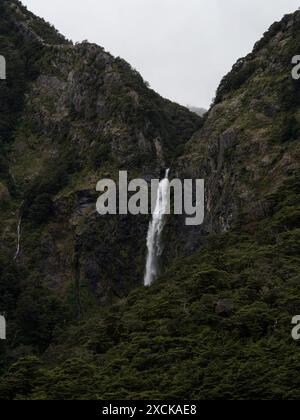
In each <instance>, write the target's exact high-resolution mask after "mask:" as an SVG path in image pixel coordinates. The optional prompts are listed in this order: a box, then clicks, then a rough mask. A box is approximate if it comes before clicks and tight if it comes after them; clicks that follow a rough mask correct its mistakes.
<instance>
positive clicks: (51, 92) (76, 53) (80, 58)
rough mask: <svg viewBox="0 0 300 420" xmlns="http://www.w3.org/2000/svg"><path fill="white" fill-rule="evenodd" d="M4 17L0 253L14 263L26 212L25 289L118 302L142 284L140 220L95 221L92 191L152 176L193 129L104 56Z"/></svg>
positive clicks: (8, 14) (11, 11)
mask: <svg viewBox="0 0 300 420" xmlns="http://www.w3.org/2000/svg"><path fill="white" fill-rule="evenodd" d="M1 8H2V9H1V10H2V11H1V13H2V19H3V22H1V26H0V29H1V31H2V39H3V40H2V41H1V42H2V44H3V45H1V43H0V47H1V52H2V50H3V52H5V51H6V60H7V62H8V74H9V75H11V71H12V67H13V64H14V62H13V60H15V61H16V60H18V65H19V72H18V74H17V76H18V79H20V85H22V90H21V91H18V92H16V93H15V92H14V91H12V89H13V87H14V85H13V87H11V86H10V78H9V79H8V81H7V83H6V84H4V83H3V84H2V85H1V88H2V89H3V90H4V89H6V91H4V94H3V95H2V98H3V101H4V103H5V101H7V104H6V109H3V111H4V113H5V114H3V115H7V119H8V123H7V124H6V125H4V127H3V130H2V132H1V131H0V135H1V146H3V148H4V147H5V156H4V157H3V159H5V162H3V167H4V168H5V172H4V171H3V176H2V179H3V183H4V184H3V186H1V197H2V196H3V197H4V195H5V197H6V199H7V198H8V197H9V190H10V193H11V195H12V199H11V201H10V210H11V212H14V213H15V217H12V216H11V214H12V213H10V217H9V223H8V225H9V229H6V230H5V232H6V233H5V234H4V233H3V234H2V238H1V239H2V240H1V243H2V244H3V245H2V246H3V253H5V254H6V253H7V254H8V255H13V253H14V251H15V240H14V238H13V236H14V235H13V232H14V231H16V227H15V225H16V223H17V215H18V214H19V208H20V206H21V203H22V202H24V204H23V205H22V213H23V219H22V240H21V250H20V254H19V257H18V264H19V265H21V266H23V267H24V268H25V267H29V266H30V267H31V269H30V270H29V276H30V278H32V277H35V276H38V277H40V278H41V279H42V282H43V284H44V285H45V286H46V287H48V288H50V289H52V290H54V291H56V292H57V293H59V294H62V295H66V294H67V293H69V292H70V289H73V291H72V293H73V294H75V295H76V299H77V300H78V299H79V295H80V290H79V289H80V288H81V287H82V288H83V289H84V292H83V294H86V295H87V300H89V299H92V300H93V299H94V298H95V297H96V299H98V301H99V302H108V301H110V300H111V299H114V298H115V297H117V298H119V297H122V296H124V295H125V294H127V293H128V292H129V290H131V289H132V288H134V287H136V286H137V285H139V284H142V281H143V274H144V273H143V271H144V260H145V253H146V239H145V238H146V232H147V225H148V220H147V219H146V218H141V219H140V220H138V219H136V218H131V217H122V218H117V217H107V218H103V217H102V218H101V217H100V216H99V215H97V213H96V201H97V194H96V191H95V189H96V184H97V181H98V180H100V179H101V178H107V177H108V178H113V179H117V178H118V171H119V170H127V171H128V172H129V178H132V177H134V178H136V177H143V178H148V179H151V177H154V176H155V177H157V176H159V175H160V172H161V170H162V169H163V168H164V167H165V166H166V165H169V164H170V163H171V162H172V161H174V160H175V159H176V157H177V156H178V155H179V154H180V153H181V151H182V148H183V146H184V144H185V143H186V142H187V140H188V139H189V138H190V137H191V135H192V134H193V132H195V131H196V130H197V129H198V128H199V127H200V125H201V119H200V118H198V117H197V116H196V115H194V114H193V113H191V112H189V111H188V110H187V109H186V108H184V107H181V106H179V105H177V104H175V103H172V102H170V101H167V100H165V99H163V98H161V97H160V96H159V95H158V94H156V93H155V92H154V91H152V90H150V89H149V88H148V87H147V84H146V83H145V82H144V81H143V79H142V77H141V76H140V75H139V74H138V73H137V72H136V71H135V70H133V69H132V68H131V66H130V65H129V64H127V63H126V62H125V61H123V60H122V59H120V58H117V59H116V58H114V57H112V56H111V55H110V54H109V53H107V52H106V51H104V49H103V48H101V47H99V46H97V45H94V44H89V43H87V42H83V43H81V44H77V45H73V44H72V43H70V42H68V41H66V40H65V39H64V38H63V37H62V36H61V35H60V34H58V33H57V31H56V30H55V29H54V28H52V27H50V26H49V25H48V24H46V22H44V21H43V20H42V19H39V18H37V17H35V16H34V15H32V14H31V13H29V12H28V11H27V10H26V9H25V8H24V7H23V6H22V5H21V4H20V2H18V1H2V2H1ZM7 28H8V29H7ZM12 34H16V35H14V36H13V35H12ZM17 43H18V45H21V47H20V48H19V47H18V46H17ZM18 48H19V49H18ZM16 51H17V53H16ZM16 54H19V56H18V57H17V59H16V58H15V55H16ZM29 59H30V61H28V60H29ZM27 68H29V69H30V70H31V74H27V73H26V69H27ZM33 69H34V71H33ZM14 94H15V99H13V98H12V96H13V95H14ZM16 102H18V103H19V105H18V107H17V109H16V110H15V114H13V111H14V108H13V104H15V103H16ZM3 106H4V105H3ZM8 124H9V127H10V130H9V133H7V125H8ZM0 128H1V127H0ZM8 134H9V138H8ZM4 145H5V146H4ZM6 217H7V216H6V215H3V216H1V221H2V222H3V224H4V223H6V222H7V221H6V219H5V218H6ZM14 219H15V220H14ZM37 231H39V237H38V238H37V237H36V236H35V232H37ZM3 232H4V231H3ZM5 235H8V237H6V236H5ZM32 235H33V236H32ZM74 255H76V257H74ZM120 273H122V276H120ZM74 278H77V279H78V281H77V283H76V284H77V286H76V287H77V289H76V290H75V289H74V287H73V286H74V283H75V280H74ZM88 296H90V297H88ZM82 305H83V306H84V304H82Z"/></svg>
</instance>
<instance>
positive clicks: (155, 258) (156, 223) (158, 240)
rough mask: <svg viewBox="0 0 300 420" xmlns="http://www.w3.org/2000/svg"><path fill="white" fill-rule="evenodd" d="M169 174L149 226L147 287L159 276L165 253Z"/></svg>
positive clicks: (158, 196)
mask: <svg viewBox="0 0 300 420" xmlns="http://www.w3.org/2000/svg"><path fill="white" fill-rule="evenodd" d="M169 172H170V170H169V169H167V170H166V174H165V178H164V179H163V180H161V181H160V183H159V186H158V191H157V198H156V205H155V210H154V213H153V216H152V221H151V222H150V224H149V229H148V235H147V248H148V255H147V262H146V272H145V278H144V284H145V286H150V285H151V284H152V283H153V281H154V280H155V279H156V277H157V276H158V274H159V257H160V256H161V254H162V252H163V247H162V232H163V229H164V226H165V216H166V212H167V208H168V204H169Z"/></svg>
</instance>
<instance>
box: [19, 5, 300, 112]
mask: <svg viewBox="0 0 300 420" xmlns="http://www.w3.org/2000/svg"><path fill="white" fill-rule="evenodd" d="M23 3H24V4H25V5H26V6H27V7H28V8H29V9H30V10H31V11H32V12H34V13H36V14H37V15H39V16H41V17H43V18H44V19H46V20H47V21H49V22H51V23H52V24H54V25H55V26H56V28H57V29H58V30H59V31H60V32H62V33H63V34H64V35H65V36H66V37H67V38H69V39H72V40H73V41H75V42H76V41H82V40H84V39H87V40H89V41H90V42H95V43H97V44H99V45H101V46H102V47H104V48H105V49H106V50H107V51H109V52H111V53H112V54H113V55H115V56H121V57H122V58H124V59H126V60H127V61H128V62H129V63H130V64H131V65H132V66H133V67H135V68H136V69H137V70H138V71H139V72H140V73H141V74H142V76H143V77H144V79H145V80H147V81H148V82H149V83H150V84H151V87H152V88H153V89H155V90H156V91H157V92H159V93H160V94H161V95H162V96H165V97H167V98H169V99H172V100H174V101H176V102H179V103H181V104H183V105H187V104H190V105H195V106H199V107H204V108H208V107H209V105H210V103H211V100H212V98H213V97H214V95H215V91H216V88H217V86H218V84H219V82H220V80H221V78H222V77H223V76H224V75H225V74H226V73H227V72H228V71H229V70H230V69H231V67H232V65H233V64H234V63H235V62H236V60H237V59H238V58H240V57H242V56H245V55H246V54H248V53H249V52H250V51H251V50H252V47H253V45H254V43H255V42H256V41H258V40H259V39H260V38H261V36H262V34H263V33H264V32H265V31H266V30H267V29H268V28H269V26H270V25H271V24H272V23H273V22H274V21H275V20H280V19H281V18H282V16H283V15H284V14H286V13H290V12H293V11H295V10H296V9H297V8H298V7H299V6H300V2H299V0H84V1H83V0H23Z"/></svg>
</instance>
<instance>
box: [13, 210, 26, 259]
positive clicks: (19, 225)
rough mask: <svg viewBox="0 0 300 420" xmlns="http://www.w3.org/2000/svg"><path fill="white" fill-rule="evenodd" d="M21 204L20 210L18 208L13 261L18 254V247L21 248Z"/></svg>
mask: <svg viewBox="0 0 300 420" xmlns="http://www.w3.org/2000/svg"><path fill="white" fill-rule="evenodd" d="M23 203H24V202H22V204H21V208H20V215H19V220H18V226H17V250H16V253H15V256H14V260H16V259H17V258H18V256H19V254H20V247H21V224H22V206H23Z"/></svg>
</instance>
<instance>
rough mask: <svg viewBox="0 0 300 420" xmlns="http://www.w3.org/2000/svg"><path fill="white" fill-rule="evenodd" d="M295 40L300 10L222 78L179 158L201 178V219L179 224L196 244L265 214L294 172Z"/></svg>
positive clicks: (298, 123) (298, 97) (298, 100)
mask: <svg viewBox="0 0 300 420" xmlns="http://www.w3.org/2000/svg"><path fill="white" fill-rule="evenodd" d="M299 39H300V13H299V11H298V12H296V13H295V14H293V15H290V16H286V17H285V18H284V19H283V20H282V21H281V22H280V23H276V24H274V25H272V27H271V28H270V30H269V31H268V32H267V33H266V34H265V35H264V38H263V39H262V40H261V41H260V42H258V43H257V44H256V45H255V48H254V50H253V52H252V53H251V54H249V55H248V56H247V57H245V58H243V59H240V60H239V61H238V62H237V63H236V64H235V65H234V67H233V69H232V71H231V72H230V73H229V74H228V75H227V76H225V77H224V79H223V81H222V83H221V85H220V87H219V89H218V91H217V95H216V99H215V103H214V104H213V106H212V108H211V109H210V111H209V112H208V113H207V114H206V116H205V123H204V125H203V127H202V128H201V129H200V131H198V132H197V133H195V134H194V135H193V136H192V139H191V140H190V141H189V143H188V144H187V146H186V149H185V153H184V155H183V156H182V157H180V159H179V166H180V167H181V171H182V172H181V174H182V176H183V177H187V176H189V177H192V178H204V179H205V182H206V222H205V224H204V226H201V227H200V228H199V229H194V230H189V231H186V230H185V229H184V228H182V227H181V228H180V229H179V230H180V231H184V232H185V233H184V238H185V240H188V241H190V242H191V243H192V244H193V247H195V241H196V242H197V243H198V244H201V241H202V239H203V234H205V232H206V233H220V232H226V231H228V230H229V229H230V228H231V227H232V226H234V225H235V224H236V223H242V224H244V225H245V226H247V225H249V226H250V225H251V223H252V222H253V221H256V220H258V219H261V218H263V217H265V216H267V215H268V213H269V212H270V206H272V203H271V201H270V196H271V195H272V194H275V193H276V192H277V191H278V190H279V189H280V188H282V186H283V185H284V184H285V182H286V180H287V179H289V178H290V177H293V176H296V174H298V173H299V162H300V159H299V157H300V155H299V141H298V139H299V135H300V120H299V111H298V109H299V105H300V90H299V84H298V83H297V82H296V81H294V80H293V79H292V76H291V71H292V67H293V66H292V64H291V60H292V57H293V56H294V55H295V54H297V45H298V44H297V42H298V41H299Z"/></svg>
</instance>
